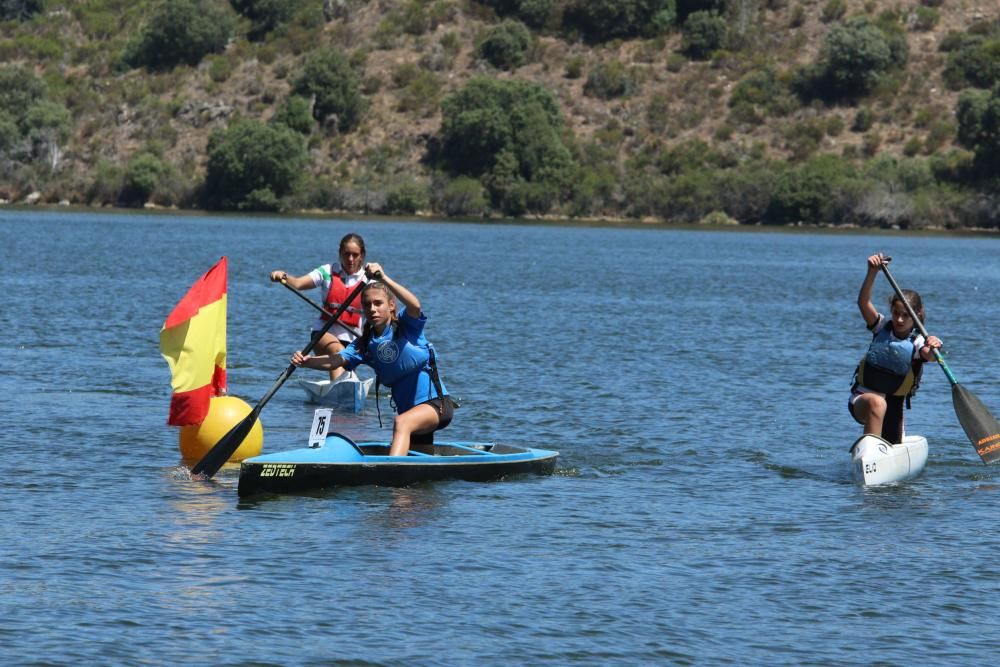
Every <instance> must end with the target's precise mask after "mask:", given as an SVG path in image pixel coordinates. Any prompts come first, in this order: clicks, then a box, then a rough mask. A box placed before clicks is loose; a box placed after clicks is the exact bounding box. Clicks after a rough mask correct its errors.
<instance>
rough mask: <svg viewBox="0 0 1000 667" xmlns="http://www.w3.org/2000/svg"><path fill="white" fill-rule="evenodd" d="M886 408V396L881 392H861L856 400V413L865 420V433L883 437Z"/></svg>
mask: <svg viewBox="0 0 1000 667" xmlns="http://www.w3.org/2000/svg"><path fill="white" fill-rule="evenodd" d="M885 410H886V403H885V397H884V396H881V395H879V394H871V393H868V394H861V395H860V396H858V397H857V399H855V401H854V414H856V415H857V416H858V419H860V420H862V421H863V422H864V424H865V433H871V434H872V435H877V436H879V437H882V423H883V422H884V421H885Z"/></svg>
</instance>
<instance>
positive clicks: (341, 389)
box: [299, 372, 375, 413]
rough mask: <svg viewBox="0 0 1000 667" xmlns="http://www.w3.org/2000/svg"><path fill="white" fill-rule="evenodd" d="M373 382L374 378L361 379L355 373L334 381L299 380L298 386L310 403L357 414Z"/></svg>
mask: <svg viewBox="0 0 1000 667" xmlns="http://www.w3.org/2000/svg"><path fill="white" fill-rule="evenodd" d="M373 382H375V378H361V377H358V375H357V373H354V372H349V373H344V374H343V375H341V376H340V377H339V378H337V379H336V380H335V381H330V380H329V379H326V380H299V386H300V387H302V390H303V391H305V392H306V396H307V400H308V401H309V402H310V403H319V404H320V405H327V406H331V407H338V408H343V409H345V410H351V411H353V412H356V413H357V412H361V411H362V410H363V409H364V407H365V399H366V398H367V397H368V391H369V390H370V389H371V387H372V383H373Z"/></svg>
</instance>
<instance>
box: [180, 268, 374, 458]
mask: <svg viewBox="0 0 1000 667" xmlns="http://www.w3.org/2000/svg"><path fill="white" fill-rule="evenodd" d="M364 287H365V282H364V281H363V280H362V281H359V282H358V286H357V287H355V288H354V289H353V290H352V291H351V293H350V294H349V295H348V296H347V298H346V299H344V302H343V303H342V304H340V307H338V308H337V310H335V311H334V312H333V313H331V317H330V319H329V320H327V322H326V324H324V325H323V328H322V329H320V330H319V333H318V334H316V335H315V336H314V337H313V338H312V339H311V340H310V341H309V344H308V345H306V347H305V348H304V349H303V350H302V354H304V355H308V354H309V353H310V352H311V351H312V349H313V347H315V345H316V343H317V341H319V339H320V338H322V337H323V334H325V333H326V332H327V331H329V330H330V327H332V326H333V323H334V322H336V321H337V318H338V317H340V316H341V315H342V314H343V313H344V311H345V310H347V307H348V305H349V304H350V303H351V302H352V301H354V297H356V296H357V295H358V294H360V293H361V290H362V289H364ZM296 368H297V367H296V366H295V364H288V368H286V369H285V370H284V372H282V374H281V375H279V376H278V379H277V380H275V382H274V384H273V385H271V388H270V389H268V391H267V393H266V394H264V396H263V397H262V398H261V399H260V400H259V401H257V405H255V406H254V408H253V410H251V411H250V414H249V415H247V416H246V417H244V418H243V420H242V421H241V422H240V423H238V424H237V425H236V426H234V427H232V428H231V429H229V433H226V434H225V435H224V436H222V439H221V440H219V442H217V443H215V446H214V447H212V449H210V450H208V453H207V454H205V456H203V457H202V459H201V460H200V461H198V462H197V463H196V464H194V467H193V468H191V474H193V475H204V476H205V477H211V476H212V475H214V474H215V473H217V472H218V471H219V468H221V467H222V464H223V463H225V462H226V461H228V460H229V457H230V456H232V455H233V452H235V451H236V450H237V449H238V448H239V446H240V444H242V443H243V440H244V439H245V438H246V437H247V434H249V433H250V429H252V428H253V425H254V422H256V421H257V416H258V415H260V411H261V410H263V409H264V406H265V405H266V404H267V402H268V401H270V400H271V397H272V396H274V394H275V392H277V391H278V389H280V388H281V385H283V384H285V380H287V379H288V378H289V377H291V375H292V373H294V372H295V369H296Z"/></svg>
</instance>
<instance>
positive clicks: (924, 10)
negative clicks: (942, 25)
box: [913, 7, 941, 32]
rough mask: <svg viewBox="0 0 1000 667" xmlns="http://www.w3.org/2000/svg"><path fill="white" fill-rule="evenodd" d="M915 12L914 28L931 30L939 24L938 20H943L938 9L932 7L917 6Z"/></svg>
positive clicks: (924, 30) (925, 30)
mask: <svg viewBox="0 0 1000 667" xmlns="http://www.w3.org/2000/svg"><path fill="white" fill-rule="evenodd" d="M913 13H914V20H913V28H914V30H920V31H923V32H929V31H931V30H933V29H934V27H935V26H936V25H937V24H938V21H940V20H941V15H940V14H938V12H937V10H935V9H931V8H930V7H917V8H916V9H915V10H914V12H913Z"/></svg>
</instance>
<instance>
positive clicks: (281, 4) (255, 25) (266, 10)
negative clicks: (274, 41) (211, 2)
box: [229, 0, 298, 40]
mask: <svg viewBox="0 0 1000 667" xmlns="http://www.w3.org/2000/svg"><path fill="white" fill-rule="evenodd" d="M229 4H231V5H232V6H233V9H235V10H236V11H237V12H239V13H240V14H242V15H243V16H245V17H247V18H248V19H250V21H251V24H252V25H251V27H250V33H249V37H250V38H251V39H254V40H257V39H262V38H263V37H264V36H265V35H266V34H267V33H269V32H271V31H272V30H274V29H275V28H277V27H278V26H280V25H282V24H283V23H287V22H288V21H289V20H290V19H291V18H292V15H293V14H294V13H295V8H296V7H297V6H298V2H297V0H229Z"/></svg>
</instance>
